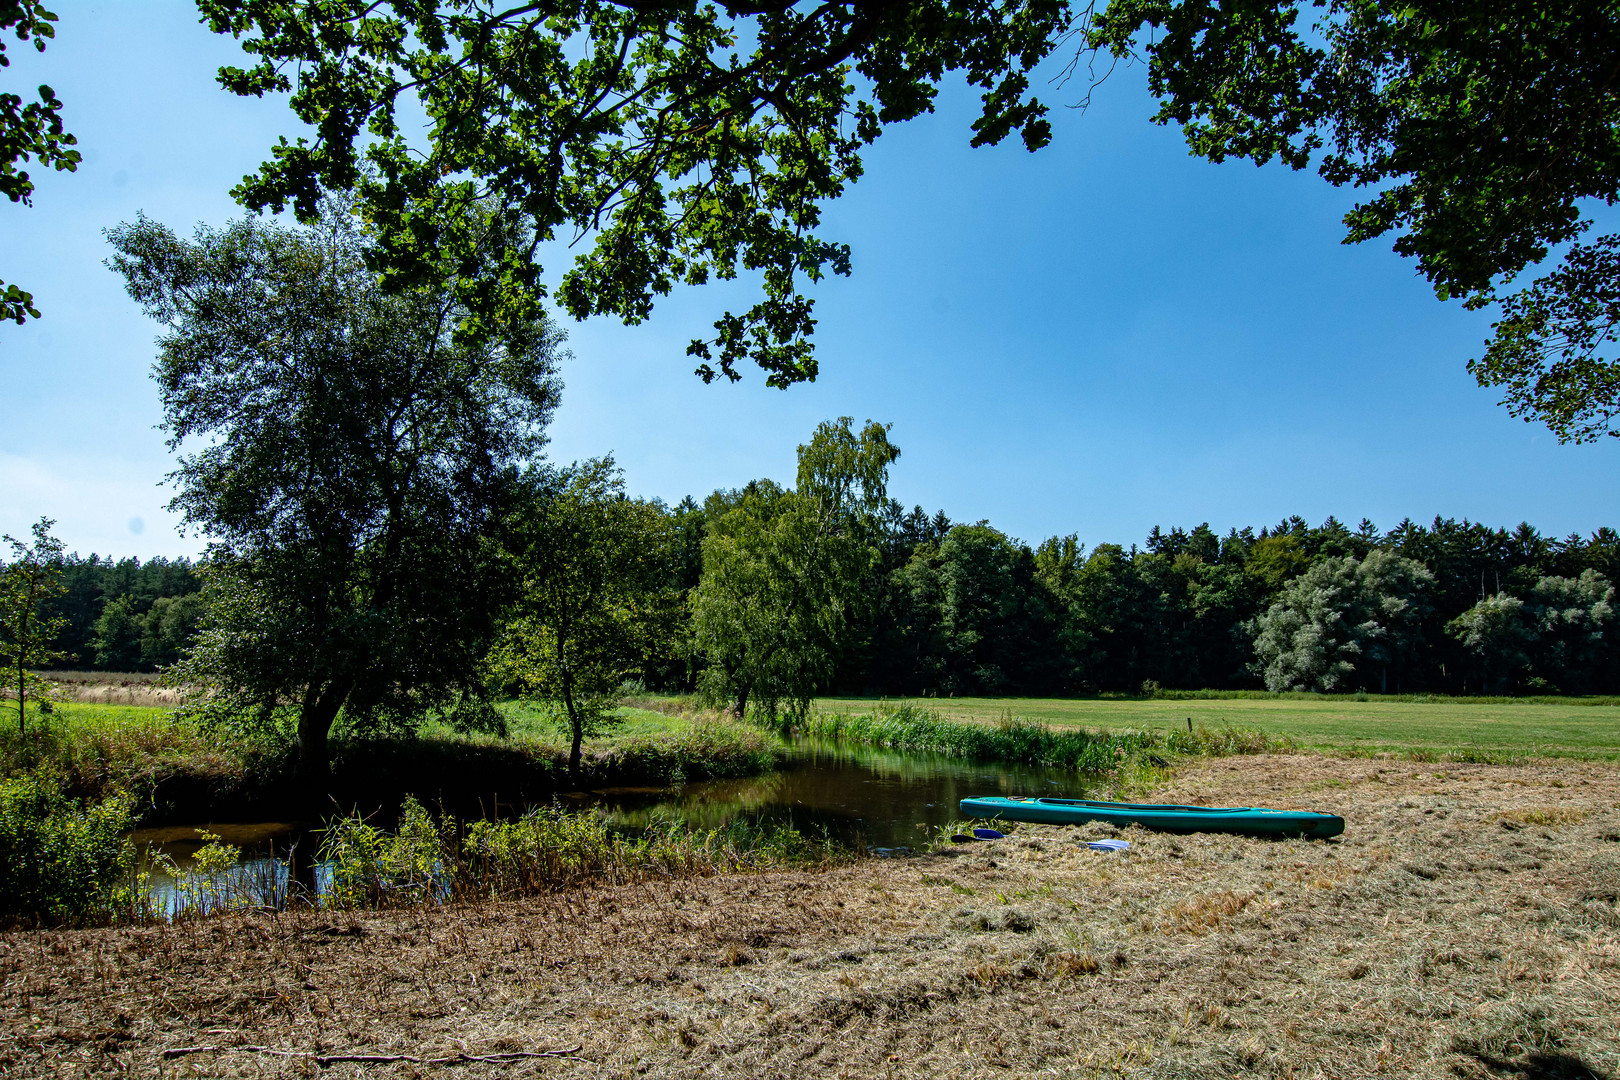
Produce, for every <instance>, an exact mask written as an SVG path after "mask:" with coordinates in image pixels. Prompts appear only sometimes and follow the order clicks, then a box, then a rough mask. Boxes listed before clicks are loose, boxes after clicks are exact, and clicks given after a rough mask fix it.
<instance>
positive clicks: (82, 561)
mask: <svg viewBox="0 0 1620 1080" xmlns="http://www.w3.org/2000/svg"><path fill="white" fill-rule="evenodd" d="M782 490H783V489H780V488H778V487H777V486H776V485H774V484H773V483H771V482H770V481H756V482H754V483H753V484H750V485H747V486H745V487H744V488H740V489H736V490H725V491H717V492H715V493H714V494H712V495H710V496H709V497H708V498H707V499H706V500H704V502H703V503H701V504H700V503H698V502H697V501H696V500H694V499H691V498H688V499H685V500H683V501H682V502H680V503H679V504H677V505H675V506H665V505H663V504H660V503H656V502H655V503H654V504H653V505H655V506H657V507H658V508H659V509H660V511H661V512H662V513H663V514H664V515H665V516H666V519H667V524H668V528H667V529H665V530H662V531H661V533H660V534H659V535H660V536H661V537H663V538H664V540H665V542H666V543H667V544H668V545H669V550H668V551H667V552H665V553H663V554H664V558H662V559H659V560H658V562H659V564H660V565H662V566H664V567H666V568H667V573H668V574H669V576H670V578H671V580H670V582H669V585H670V588H671V590H672V591H675V592H678V593H683V594H684V593H690V592H691V591H692V590H694V589H696V587H697V585H698V583H699V582H700V580H702V577H703V571H704V540H705V536H706V534H707V533H708V531H709V530H708V523H709V522H711V521H714V520H717V519H719V518H721V517H722V516H724V515H725V514H727V513H728V512H730V511H732V510H734V509H736V508H737V507H738V506H739V505H742V504H743V503H745V502H746V501H748V500H749V499H757V498H765V499H767V500H769V499H770V498H773V497H775V496H776V495H779V494H780V492H781V491H782ZM877 548H878V558H877V560H876V561H875V565H874V566H873V568H872V569H871V571H870V572H869V573H868V574H867V575H866V579H865V581H864V584H863V587H862V589H861V592H862V594H863V599H864V601H865V602H864V603H861V604H857V605H854V606H852V607H851V609H850V610H849V612H848V613H847V614H848V616H849V618H848V624H847V628H846V631H845V634H844V646H843V648H842V650H841V656H840V657H839V658H838V660H837V663H836V668H835V674H834V675H833V676H832V678H831V681H830V683H829V685H827V686H826V687H825V689H826V690H828V691H832V692H837V693H842V694H865V695H877V694H887V695H935V696H948V695H959V696H965V695H998V694H1012V695H1031V696H1042V695H1062V694H1084V693H1094V692H1101V691H1110V692H1139V691H1141V690H1142V689H1143V688H1144V687H1146V688H1148V689H1149V690H1151V689H1152V688H1153V687H1154V686H1162V687H1166V688H1187V689H1193V688H1270V689H1274V690H1283V689H1316V690H1328V691H1351V690H1357V689H1367V690H1371V691H1375V692H1390V693H1394V692H1429V691H1432V692H1446V693H1511V692H1516V691H1525V692H1535V693H1559V692H1562V693H1613V692H1617V691H1620V623H1617V622H1616V620H1615V617H1614V611H1613V607H1614V595H1613V589H1612V583H1613V582H1614V581H1616V580H1617V579H1620V534H1617V533H1616V532H1615V531H1614V530H1613V529H1610V528H1606V527H1605V528H1600V529H1598V530H1597V531H1596V532H1594V533H1592V534H1591V535H1590V536H1588V537H1583V536H1580V535H1571V536H1569V537H1566V538H1564V539H1561V540H1559V539H1552V538H1549V537H1545V536H1543V535H1541V534H1540V533H1539V532H1538V531H1537V530H1536V529H1534V528H1533V527H1531V526H1530V525H1528V524H1520V525H1519V526H1518V527H1517V528H1514V529H1503V528H1492V527H1489V526H1486V525H1482V524H1479V523H1476V522H1470V521H1467V520H1463V521H1457V520H1454V519H1450V518H1438V517H1437V518H1436V519H1435V520H1434V521H1433V522H1432V523H1431V524H1429V525H1419V524H1416V523H1414V522H1412V521H1409V520H1408V521H1403V522H1402V523H1400V524H1399V525H1398V526H1396V527H1395V528H1393V529H1391V530H1389V531H1388V532H1381V531H1380V530H1378V529H1377V528H1376V527H1375V526H1374V525H1373V524H1372V523H1371V522H1368V521H1366V520H1363V521H1362V522H1361V523H1360V524H1359V525H1358V526H1357V527H1355V528H1353V529H1352V528H1350V527H1348V526H1346V525H1344V524H1343V523H1341V522H1339V521H1338V520H1336V519H1334V518H1329V519H1328V520H1327V521H1325V522H1323V523H1322V524H1321V525H1317V526H1312V525H1309V524H1307V522H1306V521H1305V520H1304V519H1303V518H1300V517H1297V516H1295V517H1291V518H1288V519H1286V520H1284V521H1282V522H1280V523H1278V524H1277V525H1275V526H1269V527H1263V528H1260V529H1259V530H1258V531H1257V530H1255V529H1253V528H1244V529H1241V530H1239V529H1234V530H1231V531H1229V532H1227V533H1226V535H1224V536H1222V535H1219V534H1217V533H1215V532H1214V531H1213V530H1211V529H1210V528H1209V526H1208V525H1207V524H1204V525H1199V526H1197V527H1195V528H1192V529H1183V528H1172V529H1169V530H1164V529H1161V528H1158V527H1155V528H1154V529H1153V530H1152V531H1151V532H1150V533H1149V534H1148V536H1147V538H1146V540H1145V542H1144V543H1143V544H1142V545H1140V546H1138V545H1134V544H1133V545H1131V546H1130V547H1124V546H1121V545H1118V544H1109V543H1105V544H1099V545H1097V546H1096V547H1095V548H1092V549H1089V550H1088V549H1087V548H1086V546H1085V545H1083V544H1081V543H1079V542H1078V540H1077V538H1076V537H1075V536H1072V535H1071V536H1066V537H1052V538H1049V539H1047V540H1045V541H1043V542H1041V543H1040V544H1038V545H1035V546H1033V547H1032V546H1030V545H1028V544H1024V543H1021V542H1020V541H1018V540H1016V539H1014V538H1012V537H1010V536H1008V535H1007V534H1005V533H1003V532H1001V531H1000V530H998V529H996V528H994V527H993V526H991V525H990V524H989V523H987V522H982V521H981V522H978V523H974V524H960V523H955V522H952V521H951V520H950V519H949V518H947V517H946V515H945V514H944V513H943V512H940V513H935V514H932V515H930V514H928V513H926V512H925V511H923V509H922V508H921V507H917V508H914V509H912V510H910V511H909V512H908V511H906V510H905V509H904V507H903V506H902V505H901V504H900V503H898V502H894V501H890V502H889V503H888V504H887V508H886V512H885V514H884V519H883V524H882V528H881V529H880V530H879V532H878V535H877ZM62 568H63V584H64V585H65V586H66V592H65V595H64V596H63V597H62V599H61V601H60V611H59V614H61V615H62V616H64V617H65V618H66V620H67V623H66V627H65V629H64V630H63V631H62V633H61V634H60V636H59V637H58V639H57V641H56V642H55V644H54V648H56V649H57V650H58V651H60V652H62V653H63V654H65V655H66V657H67V660H66V663H67V664H68V665H69V666H73V667H77V668H81V669H99V670H115V671H136V670H139V671H151V670H156V669H158V668H161V667H163V666H165V665H167V664H170V663H172V662H174V661H175V660H176V659H177V658H178V657H179V655H180V653H181V652H182V650H183V649H184V647H185V645H186V643H187V642H188V641H189V640H190V638H191V636H192V635H193V634H194V633H195V631H196V627H197V625H198V621H199V619H200V618H201V616H202V612H203V599H202V594H201V593H200V592H199V590H200V588H201V579H200V575H199V573H198V567H197V566H195V565H193V564H192V563H191V562H190V561H188V560H186V559H177V560H173V561H170V560H165V559H161V558H159V559H152V560H149V561H147V562H144V563H143V562H141V561H140V560H138V559H133V558H124V559H119V560H117V561H114V560H113V559H111V558H107V557H97V556H94V555H92V556H90V557H89V558H80V557H79V556H77V555H71V556H68V557H67V558H66V559H65V560H64V563H63V567H62ZM703 663H704V657H702V656H700V655H694V652H693V649H692V646H691V635H690V628H689V627H688V626H685V625H682V624H681V623H680V621H679V620H677V621H676V622H675V623H672V624H670V625H669V628H668V630H667V632H665V633H664V634H662V635H660V639H659V640H658V641H656V642H651V643H649V645H648V648H647V651H646V661H645V665H644V674H643V676H642V677H643V680H644V681H645V682H646V684H647V685H648V686H649V687H651V688H655V689H667V690H675V689H689V688H692V687H694V686H696V685H697V684H698V682H699V678H700V676H701V673H702V667H703Z"/></svg>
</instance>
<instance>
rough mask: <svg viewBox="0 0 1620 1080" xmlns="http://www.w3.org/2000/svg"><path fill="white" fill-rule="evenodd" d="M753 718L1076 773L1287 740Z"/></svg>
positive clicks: (894, 708) (1283, 744)
mask: <svg viewBox="0 0 1620 1080" xmlns="http://www.w3.org/2000/svg"><path fill="white" fill-rule="evenodd" d="M758 722H759V723H761V724H764V725H766V726H768V727H770V728H772V729H773V730H775V731H776V732H777V733H778V734H782V735H791V734H795V733H796V734H804V735H816V736H821V737H823V738H832V739H840V740H844V741H846V742H857V743H865V744H867V745H870V746H882V747H887V748H889V749H893V750H906V751H912V752H916V753H934V754H946V755H948V756H950V757H959V758H970V759H976V760H981V761H1004V762H1007V763H1009V764H1021V765H1053V766H1058V767H1061V768H1070V769H1075V770H1078V771H1080V772H1089V773H1107V772H1111V771H1113V770H1116V769H1118V768H1119V767H1120V766H1121V765H1122V764H1123V763H1124V762H1126V761H1128V760H1139V761H1144V762H1147V763H1149V764H1152V765H1155V766H1160V767H1163V766H1166V765H1168V764H1170V762H1171V760H1172V759H1173V758H1176V757H1184V756H1218V755H1223V754H1257V753H1266V752H1268V751H1273V750H1281V749H1288V748H1290V747H1291V746H1292V743H1291V742H1290V741H1289V740H1286V739H1281V738H1278V737H1276V736H1271V735H1267V734H1265V733H1264V732H1259V731H1248V730H1239V729H1235V728H1223V729H1221V730H1218V731H1211V730H1209V729H1207V728H1198V729H1196V730H1193V731H1187V732H1182V731H1170V732H1163V731H1154V730H1142V731H1132V730H1121V731H1085V730H1077V729H1073V728H1064V729H1061V730H1056V731H1054V730H1053V729H1051V728H1049V727H1047V726H1046V725H1045V724H1042V723H1039V722H1038V721H1034V720H1024V719H1020V718H1018V717H1016V716H1013V715H1012V713H1011V712H1005V713H1003V714H1002V717H1001V719H1000V720H999V721H998V722H997V723H995V724H994V725H990V724H974V723H964V722H962V721H957V720H946V719H944V718H943V717H941V716H940V715H939V714H938V713H936V712H933V711H932V710H929V709H924V708H921V707H919V706H917V705H913V704H910V703H904V704H899V705H889V704H886V703H880V704H879V705H878V706H877V708H876V709H874V710H873V711H872V712H870V713H860V714H849V713H812V714H811V715H810V716H809V717H808V718H806V719H804V720H799V721H795V720H790V719H787V718H785V717H777V718H769V717H764V716H761V717H759V718H758Z"/></svg>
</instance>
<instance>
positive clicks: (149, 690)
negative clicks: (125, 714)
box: [40, 671, 188, 708]
mask: <svg viewBox="0 0 1620 1080" xmlns="http://www.w3.org/2000/svg"><path fill="white" fill-rule="evenodd" d="M40 675H41V676H42V677H44V678H46V679H49V680H50V681H51V682H52V683H53V684H54V685H55V688H56V689H55V691H54V692H53V694H52V696H53V697H55V698H56V700H58V701H67V702H75V703H78V704H81V705H146V706H153V705H156V706H165V707H168V708H174V707H175V706H176V705H183V704H184V703H185V702H186V699H187V696H188V695H187V692H186V690H185V688H184V687H177V686H162V685H160V684H159V682H158V676H157V675H155V674H153V673H151V672H144V671H42V672H40Z"/></svg>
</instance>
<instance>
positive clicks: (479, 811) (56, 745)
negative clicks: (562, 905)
mask: <svg viewBox="0 0 1620 1080" xmlns="http://www.w3.org/2000/svg"><path fill="white" fill-rule="evenodd" d="M505 713H506V719H507V725H508V731H507V733H506V735H505V736H504V737H501V736H496V735H484V734H476V733H471V734H469V733H464V732H458V731H455V730H453V729H451V728H449V727H446V726H444V725H437V724H428V725H425V726H424V727H423V729H422V730H421V731H420V732H419V733H418V734H417V735H416V736H414V737H406V738H387V739H361V738H354V737H352V736H349V737H345V736H344V735H343V734H342V733H341V732H340V733H339V734H338V735H337V736H336V737H335V738H334V739H333V743H332V783H331V789H330V791H331V796H332V800H333V804H334V806H335V807H337V808H341V809H343V810H347V809H350V808H354V807H359V808H362V810H363V812H365V813H368V814H369V813H372V812H374V811H375V810H377V809H379V808H381V809H383V810H384V811H385V813H391V812H392V810H393V809H394V808H397V807H398V805H399V804H400V803H401V801H402V800H403V799H404V798H405V796H407V795H413V796H415V797H416V798H418V799H419V800H421V801H423V802H425V803H428V804H430V805H433V806H436V807H438V806H442V807H443V808H444V809H446V810H448V811H450V812H452V813H455V814H457V815H460V816H470V817H481V816H485V815H488V814H493V813H495V811H496V806H497V804H499V805H500V806H501V807H503V808H508V807H522V806H524V805H535V804H545V803H549V802H550V801H551V799H552V797H553V796H554V795H556V794H558V793H560V792H567V791H572V790H574V789H575V788H577V787H579V786H580V785H581V784H583V785H585V786H604V785H610V784H653V785H666V784H669V783H673V782H678V781H681V780H695V779H711V778H725V777H740V776H751V775H755V774H758V773H761V772H766V771H768V770H770V769H772V768H775V767H776V766H777V765H779V764H780V762H781V759H782V749H781V747H780V746H779V745H778V744H777V742H776V741H775V740H774V739H772V738H771V737H769V736H768V735H766V734H764V733H762V732H760V731H758V730H757V729H755V728H753V727H750V726H747V725H741V724H735V723H730V722H727V721H725V720H724V719H722V718H719V717H717V716H714V715H708V714H703V713H699V712H696V711H693V710H690V709H688V710H683V711H677V712H674V713H670V714H666V713H662V712H650V711H646V710H639V709H626V710H624V711H623V717H622V720H623V722H622V723H621V724H620V725H619V726H618V727H617V728H615V729H613V730H612V731H611V732H610V733H608V734H606V735H604V736H602V737H599V738H595V739H592V740H590V741H589V742H587V744H586V747H585V755H584V762H583V768H582V777H581V779H580V780H579V781H578V782H576V781H574V780H573V779H571V778H570V777H569V776H568V772H567V761H568V750H567V746H566V744H565V743H563V741H562V740H561V739H560V737H559V736H558V734H557V730H556V728H555V727H554V726H553V725H551V723H550V722H549V721H548V720H547V719H546V717H545V716H544V714H542V713H541V712H539V711H538V710H536V709H533V708H529V707H525V706H523V705H520V704H515V703H514V704H509V705H507V706H506V707H505ZM40 766H43V767H44V768H45V769H46V770H47V771H48V772H50V773H51V774H52V775H53V776H55V777H58V778H59V779H60V781H61V786H62V788H63V790H64V792H65V793H66V794H68V795H69V796H70V797H73V798H81V799H90V800H98V799H102V798H106V797H107V796H109V795H111V794H113V793H114V792H117V791H126V792H128V793H129V794H131V795H132V796H133V797H134V798H135V803H136V811H135V812H136V818H137V821H138V823H139V824H141V825H143V826H154V825H164V824H171V823H180V824H186V823H195V822H203V821H254V820H282V819H283V818H284V816H285V815H286V814H287V813H288V807H289V806H295V805H299V799H298V795H297V780H296V761H295V755H294V750H293V747H292V745H291V743H290V741H289V740H286V739H279V740H278V739H273V738H272V739H266V738H242V737H237V736H232V735H229V734H225V733H218V732H213V731H209V730H206V729H204V728H201V727H199V726H198V725H197V724H195V723H193V722H190V721H187V720H185V719H181V718H177V717H176V716H175V715H174V712H173V710H172V709H167V708H159V707H152V706H131V705H109V704H98V703H72V704H65V705H59V706H57V707H56V710H55V711H54V712H53V713H52V714H50V715H49V716H43V717H33V718H31V719H30V735H29V736H28V738H27V739H26V740H20V739H19V738H18V737H17V735H16V733H15V731H14V729H12V730H0V776H7V775H12V774H15V773H17V772H20V771H23V770H24V769H25V768H26V769H33V768H38V767H40Z"/></svg>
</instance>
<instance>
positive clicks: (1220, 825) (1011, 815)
mask: <svg viewBox="0 0 1620 1080" xmlns="http://www.w3.org/2000/svg"><path fill="white" fill-rule="evenodd" d="M961 808H962V813H964V814H966V815H967V816H968V817H975V818H1001V819H1002V820H1003V821H1033V822H1039V823H1041V824H1044V825H1084V824H1086V823H1087V822H1091V821H1104V822H1107V823H1109V824H1111V825H1118V826H1120V827H1124V826H1126V825H1141V826H1143V827H1144V828H1148V829H1158V830H1160V831H1163V832H1178V833H1193V832H1224V833H1240V834H1242V835H1245V836H1306V837H1312V838H1315V839H1325V838H1327V837H1329V836H1338V835H1339V834H1340V833H1342V832H1344V818H1342V817H1339V816H1338V815H1336V814H1318V813H1313V812H1310V811H1305V810H1268V809H1266V808H1264V807H1258V806H1233V807H1212V806H1174V805H1152V804H1146V803H1110V802H1094V801H1091V800H1087V799H1037V798H1029V799H1019V798H1005V797H1002V796H993V797H990V796H987V797H984V798H977V799H963V800H962V803H961Z"/></svg>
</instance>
